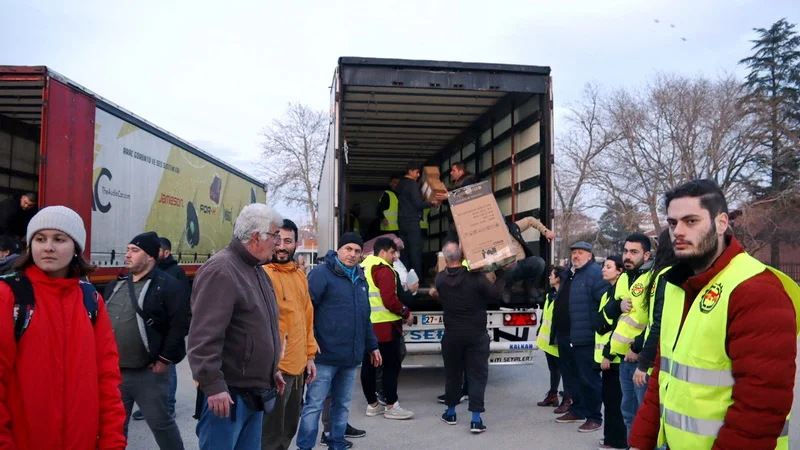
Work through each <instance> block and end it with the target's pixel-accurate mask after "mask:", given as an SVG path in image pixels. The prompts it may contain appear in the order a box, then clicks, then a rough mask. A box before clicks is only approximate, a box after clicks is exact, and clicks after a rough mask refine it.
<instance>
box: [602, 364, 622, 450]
mask: <svg viewBox="0 0 800 450" xmlns="http://www.w3.org/2000/svg"><path fill="white" fill-rule="evenodd" d="M603 406H604V407H605V416H606V417H605V419H606V420H605V421H604V422H603V433H604V435H605V440H604V441H603V444H605V445H608V446H610V447H614V448H627V447H628V429H627V428H626V427H625V421H624V420H623V418H622V387H621V386H620V384H619V364H611V368H610V369H608V370H604V371H603Z"/></svg>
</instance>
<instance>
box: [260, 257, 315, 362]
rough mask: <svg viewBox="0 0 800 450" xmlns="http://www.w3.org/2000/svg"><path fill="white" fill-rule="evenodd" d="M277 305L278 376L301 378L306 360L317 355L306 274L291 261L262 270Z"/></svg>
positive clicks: (267, 266)
mask: <svg viewBox="0 0 800 450" xmlns="http://www.w3.org/2000/svg"><path fill="white" fill-rule="evenodd" d="M264 271H266V272H267V275H268V276H269V278H270V280H272V286H273V287H274V288H275V299H276V301H277V302H278V312H279V314H278V320H279V323H278V329H279V330H280V340H281V348H282V349H283V357H282V358H281V360H280V363H279V364H278V368H279V369H280V371H281V372H283V373H285V374H289V375H301V374H302V373H303V371H304V370H305V368H306V364H307V362H308V361H309V360H311V359H314V355H316V353H317V341H316V339H314V306H313V305H312V304H311V297H310V296H309V295H308V280H306V274H305V273H304V272H303V271H302V270H299V269H298V268H297V264H295V263H294V261H290V262H288V263H283V264H281V263H270V264H267V265H265V266H264Z"/></svg>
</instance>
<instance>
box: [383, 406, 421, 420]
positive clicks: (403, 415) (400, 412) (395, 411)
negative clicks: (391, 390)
mask: <svg viewBox="0 0 800 450" xmlns="http://www.w3.org/2000/svg"><path fill="white" fill-rule="evenodd" d="M383 417H384V418H385V419H395V420H406V419H410V418H412V417H414V413H413V412H411V411H407V410H405V409H403V408H401V407H400V403H398V402H395V403H394V405H392V407H391V408H386V411H385V414H384V415H383Z"/></svg>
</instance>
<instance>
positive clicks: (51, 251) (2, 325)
mask: <svg viewBox="0 0 800 450" xmlns="http://www.w3.org/2000/svg"><path fill="white" fill-rule="evenodd" d="M27 243H28V251H27V252H26V253H25V255H24V256H23V257H21V259H20V261H19V264H18V266H17V268H18V270H19V272H18V275H17V276H16V277H13V278H3V279H2V280H3V281H4V282H2V283H0V311H4V312H5V313H4V314H6V316H5V318H4V320H0V379H2V380H3V382H2V389H0V411H2V412H3V413H2V415H3V424H2V426H0V447H2V448H16V449H20V450H34V449H57V448H58V449H61V448H80V449H101V448H102V449H114V450H122V449H124V448H125V445H126V440H125V436H124V435H123V432H122V427H123V423H124V422H125V408H124V407H123V405H122V397H121V396H120V389H119V386H120V383H121V382H122V378H121V376H120V369H119V354H118V353H117V344H116V341H115V339H114V331H113V330H112V328H111V320H110V318H109V314H108V312H107V310H106V306H105V302H104V301H103V299H102V298H101V297H100V296H99V295H98V294H97V291H95V290H94V288H93V287H92V286H91V285H90V284H88V283H82V282H81V281H80V278H82V277H85V276H87V275H89V274H90V273H91V272H93V271H94V270H95V266H93V265H91V264H90V263H89V262H88V261H86V259H84V257H83V255H82V251H83V249H84V248H85V245H86V229H85V228H84V224H83V220H82V219H81V217H80V216H79V215H78V214H77V213H76V212H75V211H73V210H71V209H69V208H67V207H64V206H51V207H48V208H44V209H42V210H41V211H39V213H38V214H37V215H36V216H34V217H33V219H31V221H30V223H29V224H28V230H27ZM14 281H16V287H12V284H14ZM21 282H22V283H27V288H26V287H25V286H24V285H22V284H21ZM20 287H21V288H22V289H20ZM15 289H16V290H17V291H16V292H15ZM31 289H32V293H31ZM26 291H27V292H29V293H30V294H28V296H27V298H26V297H24V295H25V294H24V293H25V292H26ZM15 308H19V315H18V316H17V318H16V319H15V320H12V317H11V316H10V313H11V311H14V309H15ZM34 310H35V312H36V314H33V312H34ZM87 313H88V315H89V317H88V318H87ZM15 322H16V323H15ZM30 325H34V326H33V327H32V328H30ZM65 387H67V388H66V389H65ZM65 406H66V409H65Z"/></svg>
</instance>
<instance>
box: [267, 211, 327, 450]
mask: <svg viewBox="0 0 800 450" xmlns="http://www.w3.org/2000/svg"><path fill="white" fill-rule="evenodd" d="M279 233H280V239H281V240H280V243H279V244H278V245H277V246H276V247H275V254H274V256H273V257H272V262H271V263H270V264H267V265H265V266H264V270H265V271H266V272H267V275H268V276H269V278H270V280H272V286H273V287H274V288H275V299H276V300H277V302H278V310H279V316H278V317H279V325H278V328H279V329H280V339H281V349H282V352H281V353H282V355H281V360H280V363H279V365H278V368H279V369H280V371H281V373H282V374H283V379H284V381H286V389H285V390H284V392H283V395H282V396H281V397H280V398H279V399H278V401H277V402H276V404H275V408H274V409H273V410H272V413H270V414H264V421H263V427H262V433H261V448H262V450H287V449H288V448H289V444H290V443H291V441H292V438H293V437H294V435H295V433H296V432H297V426H298V424H299V423H300V412H301V410H302V399H303V379H304V378H305V382H306V383H310V382H312V381H314V378H315V377H316V376H317V368H316V367H315V366H314V355H315V354H316V353H317V341H316V340H315V339H314V307H313V305H312V304H311V297H309V294H308V280H306V274H305V273H304V272H303V271H302V270H300V269H298V267H297V265H296V264H295V262H294V252H295V250H296V249H297V225H295V223H294V222H292V221H291V220H288V219H284V221H283V224H282V225H281V228H280V230H279Z"/></svg>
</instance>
